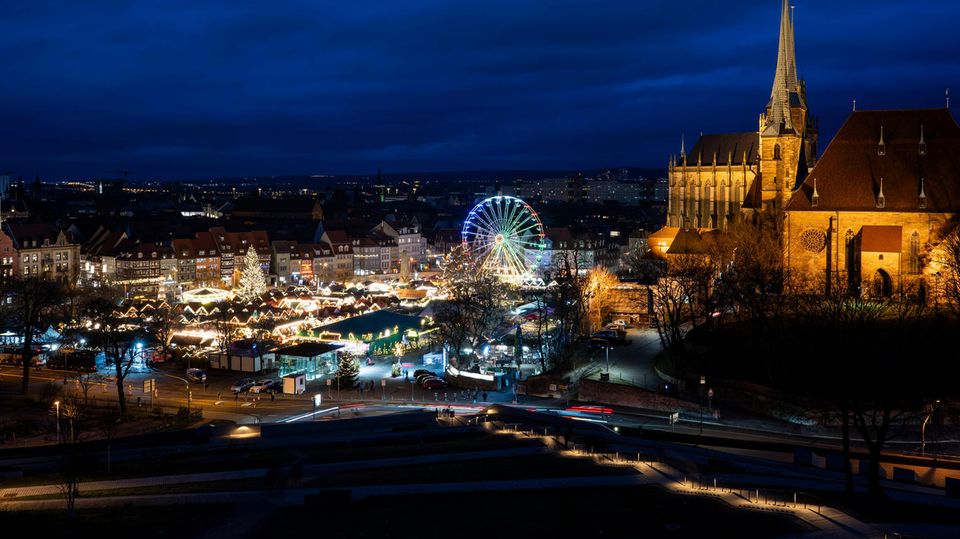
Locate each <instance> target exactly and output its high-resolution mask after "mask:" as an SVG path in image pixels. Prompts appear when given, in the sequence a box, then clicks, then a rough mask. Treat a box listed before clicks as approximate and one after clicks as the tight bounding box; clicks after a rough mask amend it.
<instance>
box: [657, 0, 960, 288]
mask: <svg viewBox="0 0 960 539" xmlns="http://www.w3.org/2000/svg"><path fill="white" fill-rule="evenodd" d="M793 37H794V36H793V22H792V21H791V19H790V10H789V6H788V4H787V1H786V0H784V1H783V6H782V11H781V19H780V41H779V50H778V57H777V71H776V75H775V77H774V82H773V90H772V91H771V94H770V101H769V103H768V104H767V107H766V111H765V112H764V113H763V114H761V115H760V122H759V129H758V131H757V132H754V133H731V134H721V135H704V136H701V137H700V140H698V141H697V143H696V145H695V146H694V147H693V149H692V150H691V151H690V153H689V154H687V153H686V152H685V151H684V149H683V148H682V146H681V152H680V155H679V156H676V157H671V159H670V166H669V182H670V191H669V199H668V209H667V223H666V226H665V227H664V228H663V229H661V230H660V231H658V232H656V233H654V234H652V235H651V236H650V238H649V240H648V241H649V245H650V247H651V248H652V249H653V250H654V251H655V252H657V253H658V254H666V255H669V254H678V253H695V252H698V251H699V252H704V251H703V246H702V244H703V241H702V240H704V239H706V238H707V237H708V234H706V233H707V232H708V231H709V232H710V233H711V234H712V233H717V232H720V233H722V231H723V230H724V229H726V228H727V227H728V226H730V224H731V223H734V222H737V221H738V220H740V219H744V218H749V216H750V215H751V214H752V213H753V212H758V211H769V210H777V211H778V212H779V211H780V210H782V214H781V217H782V219H783V226H782V227H781V229H782V230H783V256H784V265H785V267H786V268H787V270H788V271H789V272H791V273H792V274H793V275H795V276H802V277H804V278H810V279H811V281H813V282H818V283H821V286H823V287H824V288H825V289H826V290H829V289H830V288H831V286H841V287H844V288H845V289H846V290H849V291H852V292H855V293H861V294H864V295H880V296H885V295H891V294H894V293H897V292H899V291H906V292H908V293H909V292H918V293H923V294H924V295H927V293H932V295H931V297H935V295H936V294H937V291H938V290H939V289H940V286H941V285H942V284H944V282H945V281H946V280H948V279H953V278H955V276H953V275H951V274H949V268H948V267H947V266H946V264H944V260H943V259H944V255H943V247H942V246H941V243H942V240H943V237H944V235H945V234H946V233H948V232H949V231H950V230H951V229H952V228H951V227H957V228H960V126H958V124H957V122H956V120H955V119H954V117H953V115H952V114H951V112H950V110H949V106H950V102H949V97H948V98H947V103H946V108H941V109H907V110H868V111H857V110H854V111H853V112H852V113H851V115H850V116H849V117H848V118H847V120H846V121H845V122H844V124H843V125H842V126H841V127H840V130H839V131H838V132H837V134H836V136H835V137H834V138H833V140H832V141H831V142H830V144H829V145H828V146H827V148H826V150H825V151H824V152H823V156H822V157H820V158H819V159H818V157H817V125H816V122H814V121H812V120H811V117H810V115H809V112H808V108H807V96H806V86H805V84H804V82H803V81H801V80H798V78H797V67H796V56H795V54H794V39H793Z"/></svg>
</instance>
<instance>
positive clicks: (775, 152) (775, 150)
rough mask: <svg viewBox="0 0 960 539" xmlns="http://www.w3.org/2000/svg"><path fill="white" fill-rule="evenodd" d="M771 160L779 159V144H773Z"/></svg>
mask: <svg viewBox="0 0 960 539" xmlns="http://www.w3.org/2000/svg"><path fill="white" fill-rule="evenodd" d="M773 160H774V161H779V160H780V145H779V144H774V145H773Z"/></svg>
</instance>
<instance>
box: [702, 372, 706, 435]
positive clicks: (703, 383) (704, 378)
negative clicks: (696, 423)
mask: <svg viewBox="0 0 960 539" xmlns="http://www.w3.org/2000/svg"><path fill="white" fill-rule="evenodd" d="M706 385H707V377H706V376H701V377H700V434H703V388H704V387H705V386H706Z"/></svg>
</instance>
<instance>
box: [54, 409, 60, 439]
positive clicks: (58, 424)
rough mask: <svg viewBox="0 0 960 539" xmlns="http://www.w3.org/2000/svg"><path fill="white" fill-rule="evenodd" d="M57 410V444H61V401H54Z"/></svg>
mask: <svg viewBox="0 0 960 539" xmlns="http://www.w3.org/2000/svg"><path fill="white" fill-rule="evenodd" d="M53 405H54V406H56V408H57V443H60V401H53Z"/></svg>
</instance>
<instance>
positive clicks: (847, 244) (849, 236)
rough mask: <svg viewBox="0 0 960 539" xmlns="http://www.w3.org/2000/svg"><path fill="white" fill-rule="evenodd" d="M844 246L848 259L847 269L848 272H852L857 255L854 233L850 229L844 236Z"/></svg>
mask: <svg viewBox="0 0 960 539" xmlns="http://www.w3.org/2000/svg"><path fill="white" fill-rule="evenodd" d="M843 245H844V251H845V254H846V257H847V260H846V268H847V271H851V270H852V269H853V266H854V257H855V256H856V253H855V252H854V245H853V231H852V230H850V229H849V228H848V229H847V233H846V234H844V236H843Z"/></svg>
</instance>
